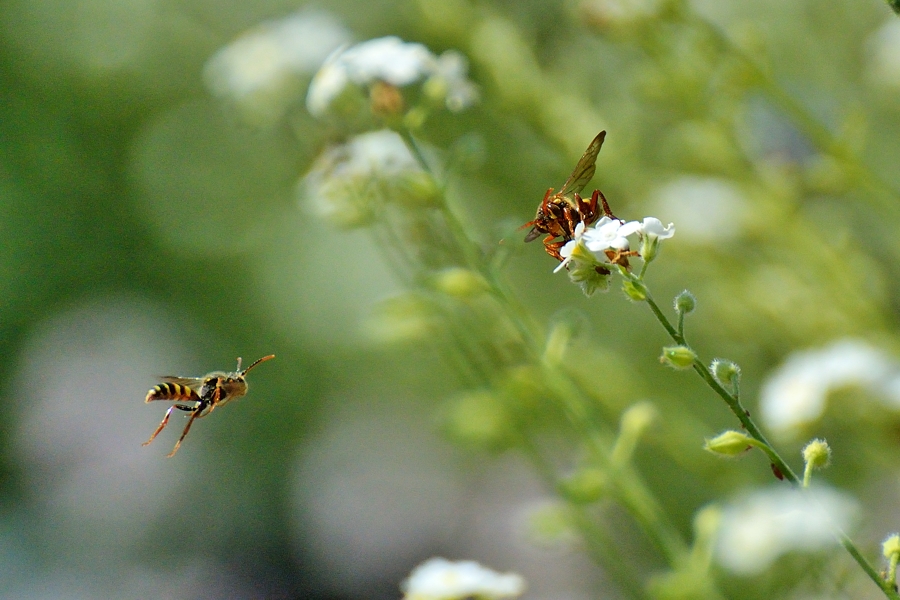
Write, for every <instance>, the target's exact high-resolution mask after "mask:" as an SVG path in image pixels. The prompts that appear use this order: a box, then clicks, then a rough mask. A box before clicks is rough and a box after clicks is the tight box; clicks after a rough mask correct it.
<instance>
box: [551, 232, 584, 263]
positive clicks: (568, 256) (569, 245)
mask: <svg viewBox="0 0 900 600" xmlns="http://www.w3.org/2000/svg"><path fill="white" fill-rule="evenodd" d="M583 235H584V223H583V222H579V223H578V225H576V226H575V239H572V240H569V241H568V242H566V244H565V246H563V247H562V248H560V249H559V253H560V255H561V256H562V257H563V260H562V262H561V263H559V265H557V267H556V268H555V269H553V272H554V273H559V272H560V271H562V270H563V269H565V268H566V265H568V264H569V263H570V262H572V259H573V258H574V255H573V253H574V252H575V247H576V246H577V245H578V244H580V243H581V238H582V236H583Z"/></svg>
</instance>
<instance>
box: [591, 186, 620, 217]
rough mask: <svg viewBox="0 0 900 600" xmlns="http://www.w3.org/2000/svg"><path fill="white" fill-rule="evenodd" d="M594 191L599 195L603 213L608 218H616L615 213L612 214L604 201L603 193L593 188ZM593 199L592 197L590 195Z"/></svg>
mask: <svg viewBox="0 0 900 600" xmlns="http://www.w3.org/2000/svg"><path fill="white" fill-rule="evenodd" d="M594 193H595V194H597V195H598V196H600V201H601V202H602V203H603V214H604V215H606V216H607V217H609V218H610V219H616V220H618V218H617V217H616V215H614V214H612V211H611V210H610V209H609V203H608V202H607V201H606V196H604V195H603V192H601V191H600V190H594ZM592 199H593V197H592Z"/></svg>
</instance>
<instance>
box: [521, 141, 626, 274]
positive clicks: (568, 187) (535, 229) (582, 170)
mask: <svg viewBox="0 0 900 600" xmlns="http://www.w3.org/2000/svg"><path fill="white" fill-rule="evenodd" d="M605 139H606V131H601V132H600V133H598V134H597V137H595V138H594V140H593V141H592V142H591V144H590V145H589V146H588V147H587V150H585V151H584V154H582V155H581V158H580V159H579V160H578V164H577V165H575V170H574V171H572V174H571V175H569V178H568V179H566V182H565V183H564V184H563V186H562V188H560V190H559V191H558V192H556V193H555V194H554V193H553V188H550V189H549V190H547V193H546V194H544V200H543V201H542V202H541V204H540V206H538V209H537V215H536V216H535V218H534V220H533V221H529V222H528V223H525V224H524V225H522V227H520V229H525V228H526V227H531V231H529V232H528V235H526V236H525V241H526V242H531V241H533V240H536V239H537V238H539V237H540V236H541V235H542V234H544V233H546V234H547V237H546V238H544V250H546V251H547V254H549V255H550V256H552V257H553V258H555V259H557V260H559V261H562V260H563V257H562V255H560V253H559V250H560V248H562V247H563V246H564V245H565V244H566V242H568V241H569V240H572V239H574V238H575V227H576V226H577V225H578V224H579V223H584V225H585V227H587V226H588V225H590V224H591V223H593V222H594V221H596V220H597V218H598V217H599V216H600V214H599V213H598V211H597V201H598V200H599V201H601V202H602V203H603V214H605V215H607V216H608V217H610V218H615V217H613V215H612V212H611V211H610V210H609V204H607V202H606V198H605V197H604V196H603V192H601V191H600V190H594V193H593V194H592V195H591V197H590V199H589V200H584V199H583V198H582V197H581V196H580V195H579V194H580V192H581V190H583V189H584V186H586V185H587V184H588V182H589V181H590V180H591V178H592V177H593V176H594V171H596V170H597V155H598V154H599V153H600V147H601V146H603V140H605ZM557 238H560V239H557Z"/></svg>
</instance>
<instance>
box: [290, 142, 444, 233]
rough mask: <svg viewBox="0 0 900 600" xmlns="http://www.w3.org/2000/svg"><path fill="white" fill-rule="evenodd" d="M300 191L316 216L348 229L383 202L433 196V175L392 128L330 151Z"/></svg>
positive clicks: (416, 200)
mask: <svg viewBox="0 0 900 600" xmlns="http://www.w3.org/2000/svg"><path fill="white" fill-rule="evenodd" d="M301 189H302V191H303V192H304V195H305V196H306V197H307V198H308V199H309V200H310V201H311V203H312V206H313V209H314V210H315V211H316V212H317V213H318V214H319V215H320V216H322V217H324V218H326V219H328V220H330V221H332V222H333V223H334V224H336V225H339V226H343V227H348V228H351V227H359V226H362V225H365V224H367V223H368V222H369V220H370V219H371V218H372V217H373V216H374V213H375V212H377V210H378V206H379V205H380V204H382V203H384V202H388V201H394V202H405V203H406V204H410V205H422V204H426V203H428V202H429V201H430V199H431V198H432V196H433V195H434V184H433V182H432V180H431V178H430V177H429V176H428V175H427V174H426V173H425V172H424V171H423V170H422V168H421V167H420V166H419V164H418V163H417V162H416V160H415V158H413V156H412V154H410V151H409V149H408V148H407V146H406V144H405V143H404V142H403V139H402V138H401V137H400V136H399V135H398V134H397V133H395V132H393V131H390V130H380V131H371V132H369V133H364V134H361V135H358V136H355V137H353V138H351V139H350V140H349V141H348V142H347V143H345V144H341V145H339V146H335V147H333V148H331V149H329V150H328V151H326V152H325V153H323V154H322V156H321V157H319V159H318V160H316V162H315V164H314V165H313V167H312V169H310V171H309V173H308V174H307V175H306V177H305V178H304V179H303V181H302V183H301Z"/></svg>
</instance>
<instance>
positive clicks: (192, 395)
mask: <svg viewBox="0 0 900 600" xmlns="http://www.w3.org/2000/svg"><path fill="white" fill-rule="evenodd" d="M153 400H192V401H198V400H200V396H198V395H197V392H195V391H194V390H192V389H191V388H189V387H188V386H186V385H181V384H180V383H161V384H159V385H158V386H156V387H154V388H153V389H152V390H150V391H149V392H147V397H146V398H145V399H144V402H151V401H153Z"/></svg>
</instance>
